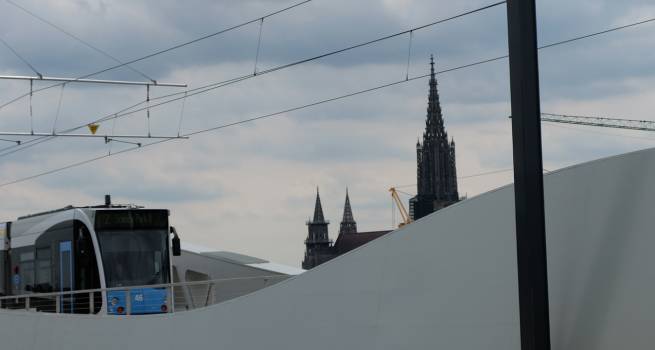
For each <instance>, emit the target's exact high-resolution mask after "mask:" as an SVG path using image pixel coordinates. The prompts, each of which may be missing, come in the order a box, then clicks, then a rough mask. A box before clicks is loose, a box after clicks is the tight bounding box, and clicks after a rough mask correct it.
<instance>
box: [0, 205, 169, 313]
mask: <svg viewBox="0 0 655 350" xmlns="http://www.w3.org/2000/svg"><path fill="white" fill-rule="evenodd" d="M168 217H169V211H168V210H167V209H144V208H143V207H138V206H134V205H113V204H112V203H111V198H110V197H109V196H105V204H104V205H98V206H89V207H72V206H68V207H65V208H62V209H58V210H53V211H49V212H44V213H38V214H33V215H28V216H23V217H20V218H18V219H17V220H16V221H13V222H6V223H0V295H3V296H19V295H25V294H30V295H31V297H30V299H31V300H36V301H39V302H34V301H33V302H32V304H33V307H34V308H36V309H37V311H44V312H48V311H51V312H54V310H58V312H66V313H82V314H89V313H95V314H97V313H107V314H113V315H120V314H125V313H126V312H127V310H128V307H129V310H130V311H129V312H130V314H155V313H166V312H169V311H171V310H169V308H170V307H169V305H172V302H170V300H168V299H167V298H170V296H169V295H168V291H169V290H170V289H167V288H165V285H166V284H168V283H170V282H171V280H172V273H171V271H172V265H171V264H172V263H171V257H170V256H171V255H179V254H180V241H179V237H178V236H177V233H176V232H175V229H174V228H173V227H171V226H170V225H169V220H168ZM135 286H138V287H139V288H129V290H128V289H121V288H127V287H135ZM82 290H85V291H87V290H91V291H92V292H90V293H81V294H79V295H78V294H77V293H66V292H75V291H82ZM57 292H59V293H63V294H61V296H60V297H59V298H52V297H44V298H42V299H39V294H43V295H47V296H52V294H53V293H57ZM128 298H129V300H128ZM16 300H17V302H18V300H20V298H16ZM6 306H7V305H2V307H6Z"/></svg>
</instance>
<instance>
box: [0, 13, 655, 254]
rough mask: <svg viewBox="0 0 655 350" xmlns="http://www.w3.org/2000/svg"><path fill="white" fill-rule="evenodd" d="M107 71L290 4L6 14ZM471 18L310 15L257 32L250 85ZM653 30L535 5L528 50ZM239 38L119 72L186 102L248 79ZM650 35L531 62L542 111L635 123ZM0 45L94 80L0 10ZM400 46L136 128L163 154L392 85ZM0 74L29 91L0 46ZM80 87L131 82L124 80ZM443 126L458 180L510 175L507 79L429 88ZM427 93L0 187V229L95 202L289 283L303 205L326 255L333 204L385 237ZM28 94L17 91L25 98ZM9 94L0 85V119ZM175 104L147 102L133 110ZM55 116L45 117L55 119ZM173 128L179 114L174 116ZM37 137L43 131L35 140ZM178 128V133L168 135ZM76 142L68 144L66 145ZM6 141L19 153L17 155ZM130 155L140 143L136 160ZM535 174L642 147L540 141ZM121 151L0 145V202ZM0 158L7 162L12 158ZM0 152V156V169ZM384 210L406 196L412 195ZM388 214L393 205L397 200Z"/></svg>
mask: <svg viewBox="0 0 655 350" xmlns="http://www.w3.org/2000/svg"><path fill="white" fill-rule="evenodd" d="M14 1H15V2H16V3H18V4H20V5H21V6H24V7H25V8H27V9H30V10H31V11H34V12H35V13H36V14H38V15H39V16H41V17H43V18H45V19H47V20H48V21H50V22H52V23H54V24H56V25H58V26H60V27H61V28H63V29H65V30H66V31H68V32H70V33H73V34H75V35H77V36H78V37H80V38H82V39H84V40H86V41H88V42H89V43H91V44H93V45H95V46H96V47H98V48H101V49H102V50H104V51H106V52H108V53H110V54H111V55H113V56H115V57H117V58H118V59H120V60H123V61H127V60H131V59H134V58H138V57H142V56H145V55H147V54H150V53H152V52H155V51H157V50H160V49H164V48H167V47H170V46H173V45H175V44H178V43H181V42H184V41H187V40H191V39H194V38H197V37H200V36H203V35H205V34H208V33H212V32H216V31H218V30H220V29H223V28H227V27H230V26H233V25H236V24H239V23H242V22H245V21H248V20H251V19H254V18H258V17H261V16H262V15H265V14H267V13H269V12H272V11H275V10H278V9H281V8H284V7H286V6H288V5H290V4H292V3H293V2H291V1H286V0H285V1H283V0H252V1H251V0H248V1H245V0H244V1H229V0H228V1H225V0H221V1H217V0H211V1H209V0H194V1H170V0H150V1H125V0H121V1H103V0H56V1H55V0H38V1H37V0H14ZM489 3H490V2H486V1H478V0H467V1H456V2H455V1H446V0H436V1H435V0H360V1H347V0H330V1H325V0H314V1H311V2H309V3H307V4H305V5H303V6H300V7H297V8H295V9H293V10H290V11H288V12H285V13H283V14H279V15H277V16H274V17H269V18H267V19H266V20H265V21H264V23H263V27H262V37H261V46H260V50H259V51H260V53H259V59H258V62H257V67H258V70H259V71H262V70H265V69H268V68H273V67H276V66H279V65H283V64H286V63H289V62H293V61H296V60H300V59H303V58H307V57H311V56H314V55H318V54H321V53H324V52H327V51H331V50H335V49H339V48H342V47H346V46H350V45H353V44H357V43H359V42H362V41H367V40H371V39H375V38H378V37H381V36H385V35H388V34H392V33H395V32H399V31H403V30H406V29H409V28H412V27H416V26H420V25H422V24H426V23H429V22H433V21H435V20H438V19H442V18H446V17H449V16H452V15H456V14H458V13H460V12H465V11H468V10H471V9H474V8H477V7H480V6H484V5H486V4H489ZM651 17H655V6H654V5H653V4H652V0H651V1H646V0H641V1H640V0H630V1H609V0H593V1H591V0H581V1H574V2H572V1H564V0H551V1H538V20H539V42H540V44H542V45H543V44H548V43H551V42H555V41H559V40H564V39H567V38H570V37H575V36H578V35H583V34H586V33H591V32H595V31H600V30H604V29H607V28H610V27H613V26H617V25H622V24H627V23H631V22H636V21H638V20H643V19H648V18H651ZM259 30H260V26H259V24H258V23H255V24H252V25H248V26H245V27H243V28H240V29H239V30H235V31H231V32H229V33H226V34H224V35H220V36H216V37H213V38H210V39H207V40H204V41H201V42H198V43H196V44H193V45H189V46H186V47H183V48H181V49H178V50H175V51H171V52H169V53H166V54H162V55H159V56H156V57H153V58H150V59H147V60H143V61H140V62H138V63H135V64H133V67H134V68H135V69H137V70H139V71H141V72H143V73H145V74H146V75H148V76H150V77H153V78H155V79H157V80H158V81H161V82H181V83H186V84H189V87H190V88H194V87H198V86H201V85H203V84H208V83H212V82H218V81H223V80H226V79H230V78H234V77H239V76H242V75H246V74H251V73H252V72H253V70H254V66H255V55H256V52H257V42H258V33H259ZM654 34H655V24H645V25H643V26H639V27H635V28H631V29H626V30H623V31H620V32H615V33H611V34H607V35H604V36H600V37H596V38H593V39H589V40H585V41H579V42H576V43H572V44H568V45H562V46H558V47H554V48H550V49H547V50H543V51H541V52H540V57H539V58H540V70H541V92H542V110H543V111H545V112H552V113H565V114H580V115H590V116H608V117H620V118H630V119H653V116H652V115H651V114H650V111H651V110H652V101H654V100H655V85H654V84H653V83H654V82H655V65H653V64H652V62H654V61H655V51H653V50H652V45H653V37H654ZM0 37H1V38H2V39H3V40H5V41H6V42H7V43H8V44H10V45H11V46H12V47H13V48H14V49H15V50H16V51H17V52H18V53H20V54H21V55H22V56H23V57H24V58H25V59H26V60H27V61H29V62H30V64H31V65H32V66H34V67H35V68H36V69H37V70H38V71H39V72H40V73H42V74H44V75H48V76H66V77H79V76H82V75H85V74H87V73H91V72H95V71H98V70H101V69H103V68H107V67H110V66H113V65H114V64H115V62H114V61H112V60H111V59H109V58H107V57H106V56H103V55H101V54H99V53H98V52H96V51H94V50H91V49H89V48H88V47H86V46H84V45H83V44H81V43H79V42H77V41H75V40H73V39H71V38H70V37H68V36H66V35H65V34H63V33H61V32H60V31H57V30H56V29H53V28H52V27H50V26H48V25H46V24H44V23H43V22H40V21H39V20H37V19H35V18H34V17H31V16H30V15H28V14H26V13H25V12H23V11H21V10H20V9H18V8H17V7H15V6H13V5H11V4H10V3H7V2H5V1H0ZM506 37H507V32H506V17H505V7H504V6H498V7H495V8H492V9H489V10H487V11H484V12H480V13H477V14H474V15H470V16H466V17H464V18H460V19H457V20H453V21H450V22H447V23H445V24H442V25H438V26H434V27H430V28H427V29H424V30H420V31H417V32H415V33H414V34H413V39H412V50H411V51H412V53H411V56H410V59H409V61H410V64H409V75H410V76H418V75H423V74H426V73H427V72H428V70H429V65H428V61H429V55H430V54H431V53H434V54H435V56H436V57H437V69H447V68H450V67H455V66H458V65H463V64H467V63H471V62H475V61H478V60H482V59H486V58H492V57H496V56H500V55H504V54H506V53H507V39H506ZM408 43H409V41H408V37H407V36H402V37H397V38H394V39H391V40H387V41H384V42H380V43H377V44H375V45H371V46H367V47H364V48H360V49H356V50H352V51H349V52H345V53H343V54H339V55H335V56H331V57H327V58H324V59H321V60H317V61H313V62H311V63H308V64H304V65H300V66H296V67H293V68H290V69H285V70H281V71H277V72H274V73H271V74H266V75H261V76H258V77H256V78H253V79H249V80H246V81H243V82H240V83H237V84H233V85H230V86H226V87H223V88H219V89H216V90H213V91H211V92H207V93H205V94H201V95H197V96H193V97H189V98H187V99H186V100H185V101H184V109H182V101H181V100H180V101H176V102H173V103H170V104H166V105H164V106H160V107H156V108H152V109H151V113H150V114H151V119H150V129H151V131H152V133H153V134H160V135H176V134H177V133H178V131H181V133H188V132H193V131H195V130H200V129H203V128H209V127H212V126H218V125H221V124H226V123H231V122H235V121H239V120H242V119H246V118H252V117H257V116H260V115H263V114H268V113H274V112H278V111H281V110H285V109H289V108H292V107H296V106H300V105H304V104H308V103H312V102H315V101H317V100H321V99H326V98H331V97H335V96H339V95H343V94H346V93H350V92H355V91H358V90H363V89H367V88H370V87H374V86H377V85H381V84H385V83H390V82H394V81H398V80H402V79H404V78H405V75H406V74H407V68H408V67H407V59H408V56H407V52H408ZM0 74H3V75H33V72H32V71H31V70H30V68H29V67H28V66H27V65H26V64H24V63H23V62H21V60H19V59H18V58H17V57H16V56H15V55H13V54H12V52H11V51H10V50H8V49H7V48H6V47H4V46H0ZM95 78H103V79H129V80H138V81H142V80H144V78H143V77H142V76H141V75H139V74H137V73H135V72H134V71H132V70H130V69H127V68H120V69H116V70H112V71H109V72H106V73H103V74H100V75H98V76H95ZM438 80H439V91H440V95H441V102H442V108H443V111H444V115H445V119H446V126H447V129H448V132H449V134H450V135H451V136H453V137H454V138H455V141H456V143H457V166H458V169H457V170H458V173H459V175H460V176H462V177H467V176H469V175H474V174H479V173H483V172H489V171H494V170H502V169H507V168H510V167H511V166H512V156H511V135H510V122H509V120H508V119H507V116H508V115H509V114H510V109H509V83H508V80H509V79H508V65H507V61H506V60H501V61H497V62H493V63H489V64H485V65H480V66H477V67H474V68H470V69H466V70H459V71H454V72H450V73H446V74H442V75H440V76H439V77H438ZM427 83H428V81H427V79H420V80H416V81H412V82H408V83H405V84H399V85H396V86H394V87H390V88H387V89H383V90H378V91H375V92H371V93H368V94H364V95H359V96H357V97H352V98H349V99H344V100H340V101H336V102H333V103H329V104H323V105H320V106H316V107H312V108H307V109H303V110H300V111H295V112H290V113H285V114H282V115H280V116H277V117H275V118H271V119H266V120H260V121H256V122H253V123H248V124H242V125H239V126H235V127H231V128H224V129H221V130H217V131H215V132H210V133H204V134H200V135H197V136H194V137H192V138H191V139H188V140H177V141H171V142H166V143H163V144H160V145H157V146H152V147H146V148H143V149H140V150H137V151H134V152H128V153H124V154H120V155H117V156H113V157H108V158H104V159H101V160H98V161H95V162H91V163H88V164H85V165H82V166H79V167H75V168H71V169H68V170H65V171H61V172H56V173H53V174H49V175H47V176H42V177H38V178H36V179H32V180H29V181H24V182H20V183H16V184H11V185H3V186H0V198H2V200H0V213H1V214H0V221H4V220H6V221H8V220H13V219H14V218H15V217H17V216H19V215H24V214H28V213H33V212H37V211H43V210H50V209H54V208H58V207H62V206H65V205H68V204H73V205H90V204H97V203H100V202H101V201H102V200H103V195H104V194H105V193H111V194H112V196H113V198H114V201H115V202H120V203H136V204H142V205H146V206H149V207H160V208H169V209H171V211H172V221H173V224H174V225H175V226H176V227H177V228H178V231H179V232H180V233H181V235H182V237H183V239H184V240H185V241H188V242H192V243H196V244H201V245H206V246H211V247H215V248H217V249H220V250H230V251H236V252H241V253H245V254H250V255H254V256H258V257H262V258H267V259H271V260H274V261H277V262H281V263H286V264H290V265H294V266H298V265H300V261H301V260H302V256H303V251H304V246H303V239H304V238H305V236H306V234H307V229H306V226H305V225H304V223H305V221H306V220H307V218H308V217H309V216H310V215H311V214H312V211H313V205H314V197H315V191H316V187H317V186H318V187H320V192H321V198H322V200H323V208H324V210H325V215H326V217H327V218H328V219H330V220H331V221H332V224H331V225H330V226H331V227H330V235H331V237H332V238H335V237H336V231H337V230H338V222H339V221H340V218H341V213H342V207H343V200H344V195H345V189H346V187H348V188H349V190H350V195H351V202H352V205H353V210H354V215H355V219H356V220H357V222H358V226H359V229H360V230H378V229H386V228H389V227H391V219H392V211H391V199H390V196H389V194H388V192H387V189H388V188H389V187H391V186H396V185H406V184H413V183H415V182H416V174H415V148H414V147H415V143H416V139H417V137H418V136H419V135H421V133H422V130H423V127H424V123H425V110H426V106H427V91H428V86H427ZM43 86H47V84H46V83H35V87H43ZM28 91H29V84H28V82H26V81H0V103H4V102H6V101H9V100H11V99H12V98H14V97H16V96H19V95H22V94H24V93H26V92H28ZM179 91H183V90H181V89H176V88H164V87H157V88H153V89H152V91H151V95H152V96H153V97H156V96H161V95H165V94H169V93H174V92H179ZM145 94H146V91H145V88H144V87H125V86H121V87H119V86H114V85H111V86H106V85H105V86H98V85H82V84H69V85H67V86H66V87H65V88H64V89H63V90H62V88H60V87H57V88H52V89H49V90H46V91H43V92H41V93H37V94H35V95H34V96H33V99H32V102H31V103H32V109H33V117H32V119H31V120H30V117H29V108H30V102H29V99H21V100H19V101H17V102H16V103H13V104H10V105H8V106H6V107H4V108H2V109H0V131H21V132H28V131H29V130H30V129H31V125H33V128H34V131H36V132H51V131H52V130H53V128H55V129H56V130H63V129H66V128H69V127H73V126H78V125H84V124H85V123H88V122H89V121H92V120H95V119H98V118H100V117H103V116H106V115H111V114H113V113H116V112H118V111H119V110H121V109H123V108H125V107H127V106H130V105H132V104H135V103H139V102H141V101H143V100H144V99H145ZM60 96H62V98H61V107H60V109H59V110H60V111H59V115H58V116H57V109H58V108H57V107H58V105H59V103H60ZM182 111H184V112H183V113H182ZM55 119H57V122H56V123H55ZM180 120H181V122H180ZM147 125H148V124H147V120H146V113H145V111H140V112H137V113H134V114H132V115H129V116H125V117H123V118H120V119H117V120H116V122H114V121H108V122H106V123H102V124H101V126H100V130H99V133H101V134H104V133H111V132H112V131H113V132H115V133H117V134H118V133H123V134H146V133H147V132H148V126H147ZM80 132H87V131H86V130H84V129H83V130H81V131H80ZM22 140H24V141H27V140H28V139H27V138H23V139H22ZM146 141H147V140H146ZM543 144H544V167H545V168H546V169H548V170H554V169H558V168H561V167H564V166H567V165H571V164H575V163H579V162H582V161H587V160H591V159H596V158H600V157H605V156H609V155H614V154H619V153H623V152H627V151H631V150H637V149H643V148H647V147H651V146H652V145H653V144H655V136H654V135H652V134H648V133H643V132H636V131H619V130H614V129H592V128H586V127H579V126H564V125H553V124H544V126H543ZM132 147H134V146H133V145H129V144H119V143H114V142H111V143H109V144H105V143H104V141H103V140H100V139H62V138H60V139H56V140H53V141H49V142H44V143H42V144H39V145H37V146H34V147H30V148H27V149H25V150H20V149H18V148H15V147H12V144H11V143H8V142H1V141H0V149H3V150H0V183H3V184H4V183H8V182H12V181H14V180H17V179H21V178H25V177H29V176H31V175H35V174H39V173H43V172H46V171H49V170H51V169H56V168H59V167H62V166H66V165H69V164H73V163H77V162H80V161H83V160H85V159H91V158H95V157H99V156H101V155H104V154H107V153H108V152H110V151H111V152H117V151H120V150H124V149H128V148H132ZM13 151H17V152H13ZM10 152H13V153H10ZM511 179H512V174H511V172H502V173H496V174H494V175H488V176H479V177H469V178H463V179H461V180H460V182H459V186H460V193H461V194H462V195H468V196H469V197H471V196H474V195H476V194H479V193H482V192H485V191H488V190H491V189H493V188H496V187H498V186H502V185H504V184H507V183H509V182H511ZM403 190H405V191H407V192H410V193H414V192H415V189H414V188H413V187H411V186H410V187H405V188H403ZM407 198H408V197H406V198H405V199H407Z"/></svg>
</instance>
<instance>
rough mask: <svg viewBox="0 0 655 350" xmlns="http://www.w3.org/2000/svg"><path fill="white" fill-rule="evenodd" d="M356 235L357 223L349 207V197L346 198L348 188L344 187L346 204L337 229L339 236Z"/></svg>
mask: <svg viewBox="0 0 655 350" xmlns="http://www.w3.org/2000/svg"><path fill="white" fill-rule="evenodd" d="M346 233H357V223H356V222H355V218H354V217H353V210H352V208H351V207H350V196H348V188H347V187H346V203H345V204H344V206H343V219H342V220H341V226H340V227H339V234H346Z"/></svg>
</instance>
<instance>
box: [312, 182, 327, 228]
mask: <svg viewBox="0 0 655 350" xmlns="http://www.w3.org/2000/svg"><path fill="white" fill-rule="evenodd" d="M312 222H314V223H322V222H325V217H324V216H323V206H321V196H320V194H319V193H318V186H316V205H315V206H314V220H312Z"/></svg>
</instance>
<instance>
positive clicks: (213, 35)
mask: <svg viewBox="0 0 655 350" xmlns="http://www.w3.org/2000/svg"><path fill="white" fill-rule="evenodd" d="M311 1H313V0H304V1H301V2H298V3H295V4H293V5H290V6H287V7H284V8H282V9H279V10H276V11H273V12H270V13H268V14H266V15H264V16H259V17H257V18H256V19H252V20H249V21H246V22H242V23H240V24H237V25H233V26H231V27H228V28H225V29H221V30H219V31H216V32H213V33H210V34H207V35H203V36H201V37H198V38H195V39H192V40H188V41H185V42H182V43H180V44H177V45H174V46H171V47H168V48H166V49H162V50H158V51H155V52H153V53H150V54H147V55H145V56H141V57H138V58H135V59H132V60H129V61H126V62H123V63H120V64H116V65H114V66H111V67H108V68H104V69H101V70H99V71H95V72H93V73H89V74H85V75H83V76H81V77H78V78H77V79H75V80H79V79H85V78H89V77H92V76H95V75H98V74H102V73H105V72H109V71H111V70H114V69H117V68H121V67H123V66H126V65H129V64H132V63H136V62H140V61H143V60H146V59H149V58H152V57H155V56H158V55H161V54H164V53H167V52H170V51H173V50H177V49H180V48H182V47H185V46H188V45H191V44H194V43H197V42H199V41H202V40H206V39H209V38H213V37H216V36H218V35H222V34H224V33H227V32H230V31H233V30H236V29H239V28H242V27H245V26H247V25H249V24H252V23H256V22H257V21H259V20H260V19H262V18H268V17H273V16H276V15H278V14H281V13H284V12H286V11H289V10H291V9H294V8H296V7H299V6H301V5H305V4H307V3H309V2H311ZM61 84H62V83H57V84H52V85H49V86H46V87H43V88H40V89H38V90H35V91H34V92H41V91H44V90H48V89H51V88H53V87H56V86H59V85H61ZM27 95H28V94H23V95H20V96H17V97H15V98H13V99H11V100H9V101H7V102H5V103H3V104H2V105H0V109H2V108H4V107H6V106H8V105H10V104H12V103H14V102H16V101H18V100H21V99H23V98H25V97H26V96H27Z"/></svg>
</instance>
